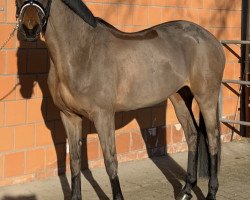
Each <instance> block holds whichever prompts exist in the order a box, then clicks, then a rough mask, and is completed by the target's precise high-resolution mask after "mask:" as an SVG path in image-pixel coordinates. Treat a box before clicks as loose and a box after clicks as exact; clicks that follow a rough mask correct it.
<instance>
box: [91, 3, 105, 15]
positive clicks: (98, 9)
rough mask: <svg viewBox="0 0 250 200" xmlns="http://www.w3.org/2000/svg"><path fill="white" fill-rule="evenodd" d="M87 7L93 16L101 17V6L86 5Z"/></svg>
mask: <svg viewBox="0 0 250 200" xmlns="http://www.w3.org/2000/svg"><path fill="white" fill-rule="evenodd" d="M87 6H88V8H89V9H90V10H91V12H92V13H93V14H94V16H97V17H103V5H101V4H96V3H95V4H92V3H87Z"/></svg>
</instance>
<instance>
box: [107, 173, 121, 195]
mask: <svg viewBox="0 0 250 200" xmlns="http://www.w3.org/2000/svg"><path fill="white" fill-rule="evenodd" d="M110 182H111V187H112V192H113V198H114V200H123V196H122V191H121V187H120V181H119V178H118V176H116V177H115V178H113V179H110Z"/></svg>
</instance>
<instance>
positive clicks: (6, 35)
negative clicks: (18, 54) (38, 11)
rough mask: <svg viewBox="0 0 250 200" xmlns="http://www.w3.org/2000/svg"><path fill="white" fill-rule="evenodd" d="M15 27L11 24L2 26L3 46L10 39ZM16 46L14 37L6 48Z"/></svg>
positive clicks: (1, 39) (0, 41) (0, 27)
mask: <svg viewBox="0 0 250 200" xmlns="http://www.w3.org/2000/svg"><path fill="white" fill-rule="evenodd" d="M14 27H15V26H14V25H11V24H0V30H1V37H0V44H3V42H5V41H6V40H7V39H8V38H9V35H10V33H11V32H12V31H13V29H14ZM15 44H16V37H12V38H11V40H10V41H9V42H8V43H7V44H6V46H5V48H14V47H15Z"/></svg>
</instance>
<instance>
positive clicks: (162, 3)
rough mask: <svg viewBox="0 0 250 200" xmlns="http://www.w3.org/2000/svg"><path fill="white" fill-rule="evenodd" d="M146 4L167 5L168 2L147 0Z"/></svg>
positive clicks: (164, 0)
mask: <svg viewBox="0 0 250 200" xmlns="http://www.w3.org/2000/svg"><path fill="white" fill-rule="evenodd" d="M148 5H153V6H169V2H168V1H166V0H149V1H148Z"/></svg>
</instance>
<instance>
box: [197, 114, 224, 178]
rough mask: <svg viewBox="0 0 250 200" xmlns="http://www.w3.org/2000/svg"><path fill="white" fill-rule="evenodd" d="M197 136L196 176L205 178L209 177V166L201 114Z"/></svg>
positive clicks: (204, 127) (218, 137) (219, 153)
mask: <svg viewBox="0 0 250 200" xmlns="http://www.w3.org/2000/svg"><path fill="white" fill-rule="evenodd" d="M218 114H219V112H218V111H217V116H216V118H217V130H218V135H217V140H218V170H219V167H220V158H221V140H220V123H219V115H218ZM199 128H200V129H199V136H198V138H199V139H198V175H199V177H203V178H207V177H209V176H210V171H209V166H210V159H209V150H208V142H207V131H206V126H205V122H204V119H203V116H202V114H201V113H200V122H199Z"/></svg>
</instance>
